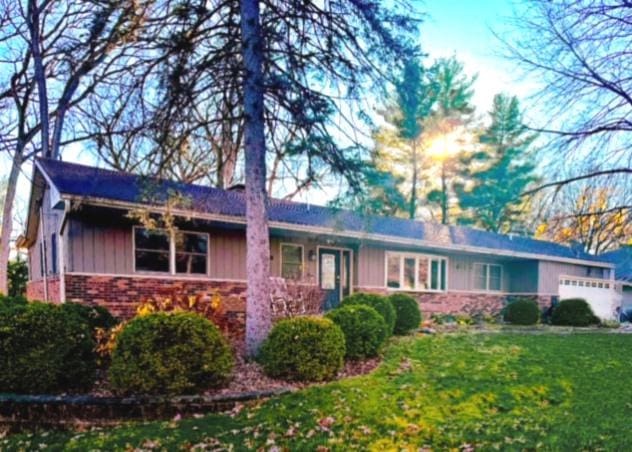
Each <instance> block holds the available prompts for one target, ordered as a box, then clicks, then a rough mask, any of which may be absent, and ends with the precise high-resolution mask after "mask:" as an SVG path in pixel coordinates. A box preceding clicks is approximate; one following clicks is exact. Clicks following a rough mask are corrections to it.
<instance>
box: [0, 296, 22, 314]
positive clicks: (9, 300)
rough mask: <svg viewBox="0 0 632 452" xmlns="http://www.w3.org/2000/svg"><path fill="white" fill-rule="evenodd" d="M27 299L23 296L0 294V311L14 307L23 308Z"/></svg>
mask: <svg viewBox="0 0 632 452" xmlns="http://www.w3.org/2000/svg"><path fill="white" fill-rule="evenodd" d="M27 304H28V301H27V300H26V298H25V297H23V296H17V297H11V296H6V295H2V294H0V311H2V310H6V309H14V308H25V307H26V305H27Z"/></svg>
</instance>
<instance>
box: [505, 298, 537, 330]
mask: <svg viewBox="0 0 632 452" xmlns="http://www.w3.org/2000/svg"><path fill="white" fill-rule="evenodd" d="M504 317H505V321H506V322H509V323H513V324H514V325H535V324H536V323H538V319H539V318H540V308H538V304H537V303H536V302H535V301H533V300H529V299H528V298H519V299H517V300H514V301H512V302H510V303H509V304H508V305H507V306H506V307H505V316H504Z"/></svg>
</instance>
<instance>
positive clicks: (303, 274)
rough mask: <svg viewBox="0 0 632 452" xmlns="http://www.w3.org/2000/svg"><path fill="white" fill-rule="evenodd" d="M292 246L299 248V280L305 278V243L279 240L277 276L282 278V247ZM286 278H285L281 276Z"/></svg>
mask: <svg viewBox="0 0 632 452" xmlns="http://www.w3.org/2000/svg"><path fill="white" fill-rule="evenodd" d="M284 246H292V247H298V248H300V249H301V280H303V279H305V245H303V244H302V243H292V242H280V243H279V276H280V277H281V278H283V247H284ZM283 279H286V278H283Z"/></svg>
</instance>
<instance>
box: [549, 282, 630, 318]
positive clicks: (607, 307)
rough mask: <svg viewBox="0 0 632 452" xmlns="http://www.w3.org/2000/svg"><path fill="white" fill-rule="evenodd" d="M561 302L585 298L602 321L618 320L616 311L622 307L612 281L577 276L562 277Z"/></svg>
mask: <svg viewBox="0 0 632 452" xmlns="http://www.w3.org/2000/svg"><path fill="white" fill-rule="evenodd" d="M559 294H560V300H564V299H565V298H583V299H584V300H586V301H587V302H588V304H590V307H591V308H592V310H593V312H594V313H595V315H596V316H597V317H599V318H600V319H602V320H613V319H615V318H616V309H617V307H619V306H620V305H621V297H620V295H619V294H617V292H616V291H615V290H614V284H613V283H612V282H611V281H608V280H603V279H593V278H579V277H577V276H560V287H559Z"/></svg>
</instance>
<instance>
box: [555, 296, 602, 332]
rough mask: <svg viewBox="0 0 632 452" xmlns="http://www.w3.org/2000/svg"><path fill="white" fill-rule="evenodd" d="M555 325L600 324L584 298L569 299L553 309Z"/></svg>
mask: <svg viewBox="0 0 632 452" xmlns="http://www.w3.org/2000/svg"><path fill="white" fill-rule="evenodd" d="M551 322H552V323H553V325H566V326H589V325H595V324H598V323H599V319H598V318H597V317H596V316H595V314H594V313H593V311H592V309H591V307H590V305H589V304H588V303H587V302H586V300H584V299H583V298H568V299H566V300H562V301H560V303H559V304H558V305H557V306H556V307H555V309H553V315H552V317H551Z"/></svg>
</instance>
